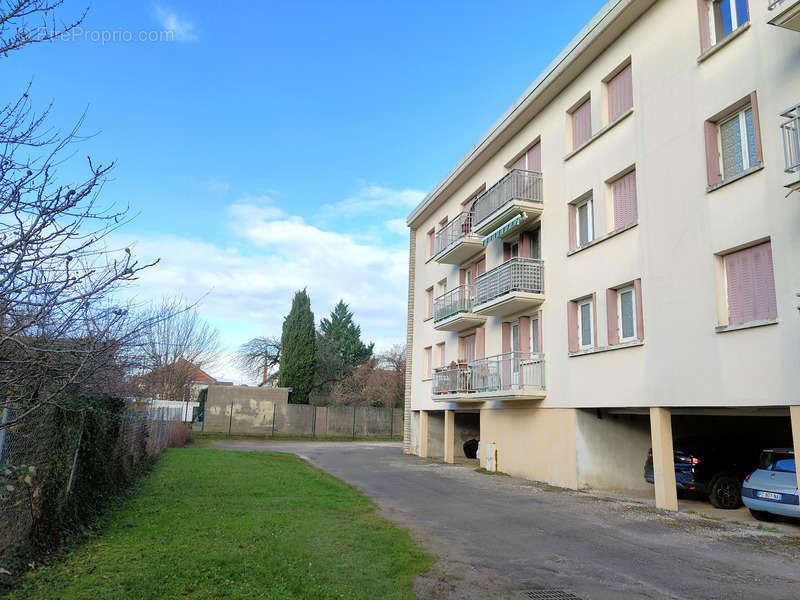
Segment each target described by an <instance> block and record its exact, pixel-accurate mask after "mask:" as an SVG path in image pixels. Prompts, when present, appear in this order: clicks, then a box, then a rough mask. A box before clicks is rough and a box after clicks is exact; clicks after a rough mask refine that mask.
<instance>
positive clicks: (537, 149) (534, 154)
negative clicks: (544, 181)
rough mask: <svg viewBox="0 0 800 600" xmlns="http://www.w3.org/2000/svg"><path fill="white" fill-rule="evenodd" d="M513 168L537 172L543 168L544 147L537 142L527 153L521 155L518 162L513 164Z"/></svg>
mask: <svg viewBox="0 0 800 600" xmlns="http://www.w3.org/2000/svg"><path fill="white" fill-rule="evenodd" d="M511 168H512V169H522V170H523V171H536V172H537V173H539V172H541V170H542V147H541V145H540V144H539V142H536V143H535V144H534V145H533V146H531V147H530V148H529V149H528V150H526V151H525V154H523V155H522V156H520V157H519V158H518V159H517V160H516V162H515V163H514V164H513V165H511Z"/></svg>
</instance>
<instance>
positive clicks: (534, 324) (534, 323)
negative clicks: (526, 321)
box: [528, 316, 539, 355]
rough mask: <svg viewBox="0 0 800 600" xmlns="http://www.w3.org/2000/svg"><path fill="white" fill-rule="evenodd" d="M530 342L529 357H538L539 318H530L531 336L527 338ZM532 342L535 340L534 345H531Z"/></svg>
mask: <svg viewBox="0 0 800 600" xmlns="http://www.w3.org/2000/svg"><path fill="white" fill-rule="evenodd" d="M528 339H530V341H531V355H538V354H539V317H538V316H532V317H531V335H530V337H529V338H528ZM533 340H536V343H535V344H534V343H533Z"/></svg>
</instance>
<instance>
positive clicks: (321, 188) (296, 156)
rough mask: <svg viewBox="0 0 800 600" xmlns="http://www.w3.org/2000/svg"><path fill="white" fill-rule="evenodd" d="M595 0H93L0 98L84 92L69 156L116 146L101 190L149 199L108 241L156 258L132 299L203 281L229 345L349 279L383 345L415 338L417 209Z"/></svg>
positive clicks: (69, 97) (60, 103)
mask: <svg viewBox="0 0 800 600" xmlns="http://www.w3.org/2000/svg"><path fill="white" fill-rule="evenodd" d="M602 5H603V1H602V0H591V1H590V0H583V1H581V0H576V1H573V2H570V3H569V9H568V10H567V9H565V8H564V5H563V3H562V4H560V3H553V2H527V3H520V2H491V3H489V2H470V1H458V2H456V1H448V2H415V1H403V2H394V3H387V2H347V1H339V2H303V1H298V2H294V1H293V2H258V3H255V2H242V1H236V0H234V1H232V2H228V3H225V4H223V5H220V4H219V3H216V2H215V3H211V2H188V1H175V2H169V3H149V2H141V1H133V0H124V1H117V2H103V3H101V2H97V3H95V4H94V5H93V6H92V7H91V8H90V10H89V13H88V16H87V18H86V20H85V21H84V23H83V25H82V30H80V31H77V32H76V33H75V35H74V36H73V39H64V40H58V41H55V42H52V43H43V44H39V45H36V46H32V47H29V48H27V49H25V50H24V51H22V52H19V53H16V54H11V55H9V57H8V58H2V59H0V60H1V61H2V67H3V82H4V86H3V90H2V98H0V101H4V102H5V101H8V100H10V99H12V98H13V97H14V95H15V94H16V93H18V91H19V90H21V89H22V87H23V86H24V84H25V82H27V81H28V80H32V81H33V89H32V98H33V102H34V105H35V106H37V107H39V108H43V107H45V106H46V105H47V103H49V102H50V101H51V100H52V101H53V102H54V108H53V112H52V116H51V124H53V125H54V126H56V127H59V128H62V129H66V128H68V127H70V126H71V125H72V124H73V123H74V122H75V120H76V119H77V118H78V117H79V116H80V114H81V113H82V112H83V111H84V110H87V116H86V121H85V125H84V128H83V132H84V133H96V134H97V135H95V136H93V137H91V138H90V139H88V140H86V141H85V142H84V143H83V144H82V146H81V147H80V148H79V149H78V152H77V154H76V157H77V156H80V157H83V156H85V155H87V154H88V155H91V156H92V157H93V159H94V160H96V161H100V162H110V161H112V160H113V161H116V165H117V166H116V168H115V170H114V174H113V179H112V180H111V181H109V182H108V183H107V185H106V186H105V188H104V189H103V195H102V198H103V201H105V202H115V203H119V204H129V205H130V206H131V208H132V212H134V213H136V214H137V215H138V216H137V218H136V219H135V220H134V221H133V222H132V223H130V224H128V225H127V226H126V227H125V228H124V229H123V230H122V231H120V232H118V233H117V234H115V239H114V240H112V243H118V244H119V245H128V244H132V247H133V249H134V252H135V253H136V254H137V255H138V256H140V257H141V258H142V259H150V258H153V257H160V258H161V261H162V262H161V264H160V265H159V266H158V267H157V268H156V269H153V270H152V271H151V272H149V273H147V274H146V275H144V276H143V277H142V279H141V281H140V285H139V286H138V288H137V291H136V294H137V298H138V299H139V300H142V301H146V300H148V299H150V298H154V297H158V296H160V295H162V294H182V295H184V296H185V297H186V298H187V299H195V298H198V297H200V296H202V295H203V294H204V293H206V292H210V293H209V294H208V295H207V296H206V297H205V299H204V300H203V304H202V308H201V312H202V313H203V315H204V316H205V317H206V318H208V319H209V320H210V321H212V322H213V323H214V325H216V326H217V327H218V328H219V329H220V331H221V332H222V337H223V341H224V346H225V347H224V350H225V351H226V352H232V351H234V350H235V349H236V347H238V345H239V344H241V343H242V342H244V341H246V340H248V339H250V338H252V337H254V336H256V335H280V328H281V322H282V319H283V317H284V315H285V314H286V312H287V311H288V308H289V304H290V301H291V296H292V294H293V292H294V290H295V289H298V288H302V287H305V286H307V287H308V289H309V292H310V294H311V301H312V309H313V310H314V311H315V314H316V316H317V319H319V318H321V317H322V316H324V315H325V314H326V313H327V312H328V311H329V310H330V309H331V307H332V306H333V304H334V303H335V302H336V300H337V299H338V298H340V297H343V298H344V299H345V301H347V302H349V303H350V304H351V308H352V309H353V310H354V313H355V315H356V319H357V321H358V322H359V323H360V324H361V326H362V332H363V336H364V337H365V338H366V339H368V340H374V341H375V342H376V345H377V347H378V348H385V347H387V346H389V345H391V344H392V343H402V342H404V340H405V310H406V287H407V281H406V278H407V266H406V263H407V243H408V242H407V231H406V229H405V226H404V219H405V216H406V215H407V214H408V212H409V211H410V209H411V208H413V206H414V205H416V203H417V202H419V200H421V199H422V197H423V196H424V194H425V193H426V192H427V191H428V190H430V189H431V188H432V187H433V186H434V185H435V184H436V183H437V182H438V181H439V179H441V177H442V176H443V175H444V174H445V173H446V172H447V171H448V170H449V169H450V168H451V167H452V166H453V165H454V164H455V163H456V161H457V160H458V159H459V158H460V157H461V156H462V155H463V154H464V153H465V152H466V151H467V150H468V149H469V148H470V147H471V146H472V145H473V144H474V143H475V141H477V139H478V138H479V137H480V136H481V135H482V134H483V133H484V132H485V131H486V130H487V129H488V127H489V126H490V125H491V124H492V123H493V122H494V121H495V120H496V119H497V118H498V117H499V116H500V115H501V114H502V112H503V111H504V110H505V109H506V108H507V107H508V106H509V105H510V104H511V103H512V102H513V101H514V100H515V99H516V98H517V97H518V96H519V95H520V94H521V93H522V92H523V91H524V90H525V88H526V87H527V86H528V85H530V83H531V82H532V81H533V80H534V79H535V78H536V76H537V75H538V74H539V73H540V72H541V71H542V69H543V68H544V67H545V66H546V65H547V64H548V63H549V62H550V61H551V60H552V59H553V58H554V57H555V56H556V54H558V52H560V51H561V49H562V48H563V47H564V46H565V45H566V44H567V43H568V42H569V40H570V39H572V37H573V36H574V35H575V34H576V33H577V32H578V31H579V30H580V29H581V28H582V27H583V26H584V25H585V23H586V22H587V21H588V20H589V19H590V18H591V17H592V16H593V15H594V14H595V13H596V12H597V11H598V10H599V9H600V8H601V6H602ZM82 6H83V5H82V3H80V2H75V1H73V0H67V2H66V6H65V7H64V9H63V10H62V13H61V16H62V18H64V19H67V18H68V17H69V16H70V15H74V14H77V13H79V12H80V9H81V7H82ZM221 6H222V8H221ZM165 30H169V31H170V32H171V34H170V36H164V35H163V31H165ZM104 32H106V33H105V35H106V36H109V35H114V36H116V37H117V39H116V40H110V41H105V42H103V41H102V38H103V35H104ZM140 32H144V37H145V39H146V38H147V37H148V35H149V34H150V32H154V33H153V34H152V35H153V36H154V37H156V38H157V37H159V35H160V36H161V37H162V41H138V37H139V35H140ZM128 35H130V36H132V38H133V39H132V41H124V40H125V39H126V36H128ZM165 37H171V38H172V39H171V40H169V39H163V38H165ZM82 167H83V163H82V162H81V161H79V160H77V158H76V160H72V161H69V162H67V163H66V164H65V165H64V166H63V167H62V168H61V176H62V177H63V178H64V179H65V180H67V181H68V180H72V179H75V178H77V177H78V176H79V175H82V174H84V173H85V171H84V170H82ZM214 374H215V375H218V376H220V377H226V378H233V379H239V378H240V376H239V374H238V373H236V371H235V370H234V369H233V367H232V366H231V365H230V364H229V361H226V360H225V359H224V357H223V360H222V361H221V363H220V365H219V366H218V372H215V373H214Z"/></svg>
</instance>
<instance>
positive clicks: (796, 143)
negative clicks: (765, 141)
mask: <svg viewBox="0 0 800 600" xmlns="http://www.w3.org/2000/svg"><path fill="white" fill-rule="evenodd" d="M781 116H782V117H783V118H784V119H786V120H785V121H784V122H783V123H781V137H782V138H783V158H784V162H785V164H786V168H785V169H784V170H785V171H786V172H787V173H791V174H792V175H796V176H797V179H796V180H795V181H794V182H793V183H790V184H789V185H787V186H786V187H788V188H791V189H793V190H797V191H800V104H798V105H797V106H793V107H792V108H790V109H789V110H786V111H784V112H782V113H781Z"/></svg>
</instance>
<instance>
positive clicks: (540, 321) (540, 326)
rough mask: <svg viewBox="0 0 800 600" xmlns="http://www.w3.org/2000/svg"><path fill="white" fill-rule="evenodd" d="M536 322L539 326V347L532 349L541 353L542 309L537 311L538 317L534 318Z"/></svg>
mask: <svg viewBox="0 0 800 600" xmlns="http://www.w3.org/2000/svg"><path fill="white" fill-rule="evenodd" d="M536 323H537V324H538V326H539V335H538V336H537V337H538V338H539V347H538V348H534V349H533V351H534V352H538V353H539V354H541V353H542V311H539V318H538V319H536Z"/></svg>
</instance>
